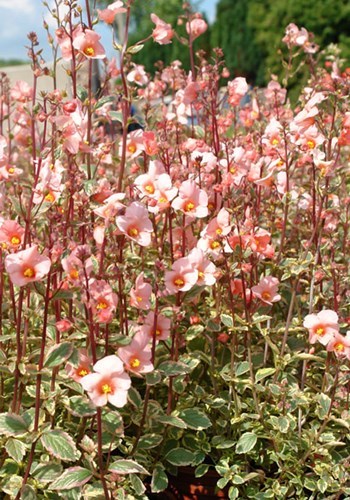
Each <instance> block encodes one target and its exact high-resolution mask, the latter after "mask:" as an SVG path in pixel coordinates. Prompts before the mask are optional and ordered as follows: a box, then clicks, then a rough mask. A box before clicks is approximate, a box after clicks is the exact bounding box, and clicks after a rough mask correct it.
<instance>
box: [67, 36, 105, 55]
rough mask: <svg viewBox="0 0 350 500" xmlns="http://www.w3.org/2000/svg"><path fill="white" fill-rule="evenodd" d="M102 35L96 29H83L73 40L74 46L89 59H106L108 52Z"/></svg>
mask: <svg viewBox="0 0 350 500" xmlns="http://www.w3.org/2000/svg"><path fill="white" fill-rule="evenodd" d="M100 38H101V37H100V35H98V34H97V33H96V32H95V31H93V30H89V29H85V30H82V31H81V32H80V33H79V34H78V35H77V36H76V37H75V38H74V40H73V47H74V48H75V49H76V50H78V51H79V52H80V53H81V54H83V55H84V56H85V57H87V58H88V59H104V58H105V57H106V52H105V49H104V48H103V46H102V45H101V43H100V42H99V40H100Z"/></svg>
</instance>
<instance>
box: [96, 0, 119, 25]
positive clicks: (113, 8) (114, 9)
mask: <svg viewBox="0 0 350 500" xmlns="http://www.w3.org/2000/svg"><path fill="white" fill-rule="evenodd" d="M97 12H98V17H99V18H100V19H101V21H104V22H105V23H107V24H113V22H114V18H115V16H116V15H117V14H121V13H123V12H126V8H125V7H123V2H122V1H121V0H117V1H116V2H114V3H111V4H110V5H108V7H107V9H103V10H97Z"/></svg>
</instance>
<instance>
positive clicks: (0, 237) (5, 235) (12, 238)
mask: <svg viewBox="0 0 350 500" xmlns="http://www.w3.org/2000/svg"><path fill="white" fill-rule="evenodd" d="M23 235H24V229H23V227H22V226H20V225H19V224H18V222H16V221H14V220H5V221H4V222H3V223H2V225H1V227H0V243H1V244H2V246H3V247H4V248H6V247H9V248H11V249H17V248H18V247H19V246H20V245H21V244H22V243H23Z"/></svg>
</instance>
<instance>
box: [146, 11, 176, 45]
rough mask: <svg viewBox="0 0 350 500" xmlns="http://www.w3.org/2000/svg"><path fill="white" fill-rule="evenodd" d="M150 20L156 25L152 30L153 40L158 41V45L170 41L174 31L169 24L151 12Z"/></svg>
mask: <svg viewBox="0 0 350 500" xmlns="http://www.w3.org/2000/svg"><path fill="white" fill-rule="evenodd" d="M151 20H152V22H153V23H154V24H155V25H156V27H155V28H154V30H153V31H152V38H153V40H154V41H155V42H157V43H159V45H167V44H168V43H171V40H172V38H173V36H174V31H173V29H172V27H171V25H170V24H168V23H166V22H165V21H163V20H162V19H160V18H159V17H158V16H156V14H153V13H152V14H151Z"/></svg>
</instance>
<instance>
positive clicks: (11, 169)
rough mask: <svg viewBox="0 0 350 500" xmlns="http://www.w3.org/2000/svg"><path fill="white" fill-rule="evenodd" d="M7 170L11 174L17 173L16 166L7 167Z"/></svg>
mask: <svg viewBox="0 0 350 500" xmlns="http://www.w3.org/2000/svg"><path fill="white" fill-rule="evenodd" d="M6 170H7V171H8V173H9V174H14V173H15V169H14V167H7V169H6Z"/></svg>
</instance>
